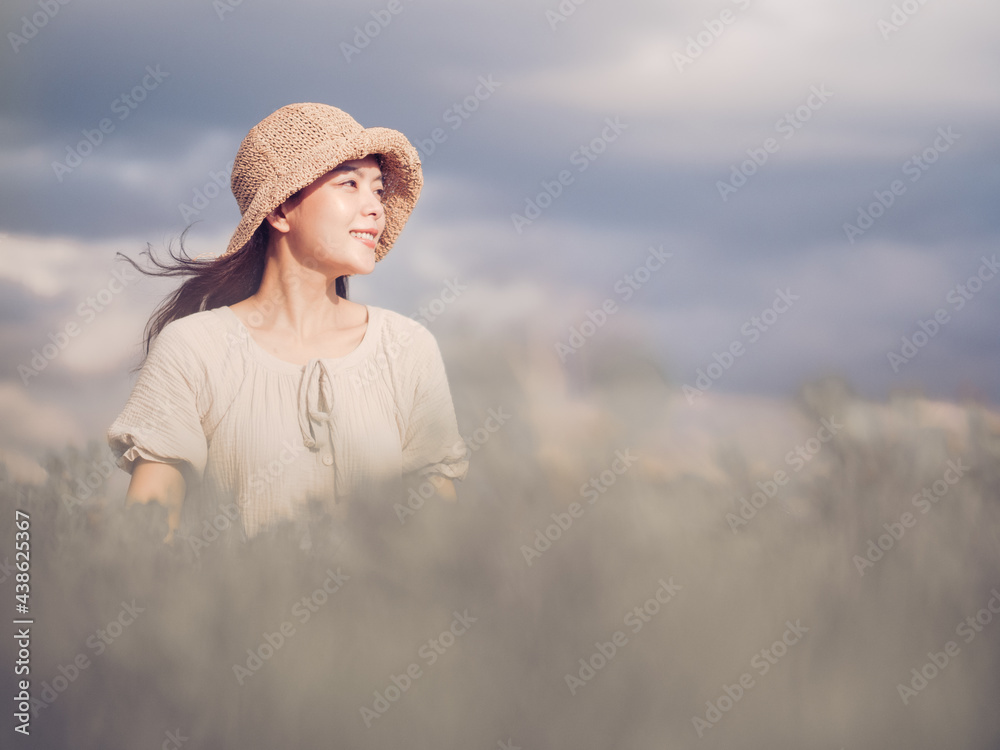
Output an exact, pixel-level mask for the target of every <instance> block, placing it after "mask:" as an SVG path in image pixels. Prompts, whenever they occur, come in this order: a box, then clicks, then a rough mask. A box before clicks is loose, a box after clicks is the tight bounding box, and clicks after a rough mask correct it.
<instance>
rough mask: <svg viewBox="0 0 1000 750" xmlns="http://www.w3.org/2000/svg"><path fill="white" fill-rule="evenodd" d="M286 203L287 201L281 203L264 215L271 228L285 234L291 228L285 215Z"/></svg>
mask: <svg viewBox="0 0 1000 750" xmlns="http://www.w3.org/2000/svg"><path fill="white" fill-rule="evenodd" d="M287 203H288V201H285V203H282V204H281V205H280V206H278V207H277V208H276V209H274V210H273V211H271V213H269V214H268V215H267V216H266V217H265V218H266V219H267V223H268V224H270V225H271V228H272V229H274V230H275V231H278V232H281V233H282V234H285V233H286V232H288V230H289V229H290V228H291V227H290V226H289V224H288V217H287V216H286V215H285V205H286V204H287Z"/></svg>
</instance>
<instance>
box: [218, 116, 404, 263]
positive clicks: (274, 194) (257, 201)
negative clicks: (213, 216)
mask: <svg viewBox="0 0 1000 750" xmlns="http://www.w3.org/2000/svg"><path fill="white" fill-rule="evenodd" d="M370 154H378V155H379V156H381V157H382V183H383V188H384V190H383V205H384V207H385V229H384V230H383V232H382V235H381V237H379V241H378V244H377V245H376V247H375V260H376V261H380V260H382V258H384V257H385V254H386V253H388V252H389V250H390V249H391V248H392V246H393V244H394V243H395V241H396V239H397V238H398V237H399V234H400V232H402V231H403V226H404V225H405V224H406V220H407V219H408V218H409V217H410V214H411V213H412V212H413V208H414V206H415V205H416V203H417V199H418V198H419V197H420V190H421V188H422V187H423V173H422V170H421V166H420V155H419V154H418V153H417V150H416V149H415V148H414V147H413V146H412V144H411V143H410V142H409V141H408V140H407V138H406V136H405V135H403V134H402V133H400V132H399V131H398V130H392V129H390V128H379V127H373V128H365V129H364V130H362V131H360V132H359V133H357V134H355V135H354V136H351V137H349V138H345V139H343V140H339V141H328V142H325V143H321V144H319V145H318V146H317V147H316V148H314V149H312V150H311V151H309V152H307V153H306V154H304V155H302V156H301V157H299V158H298V159H297V160H296V161H295V162H293V163H290V164H284V165H281V167H280V170H279V172H278V174H277V175H276V176H275V178H274V179H272V180H270V181H269V182H268V183H267V184H265V185H262V186H261V188H260V189H259V190H258V191H257V194H256V195H255V196H254V199H253V201H251V203H250V205H249V206H248V207H247V210H246V211H245V212H244V213H243V217H242V219H241V220H240V223H239V225H238V226H237V227H236V231H235V232H233V236H232V237H231V238H230V240H229V245H228V247H227V248H226V251H225V252H224V253H223V254H222V256H220V257H225V256H227V255H230V254H232V253H235V252H236V251H238V250H239V249H240V248H242V247H243V246H244V245H245V244H246V243H247V242H248V241H249V240H250V237H251V236H252V235H253V233H254V232H255V231H256V230H257V228H258V227H259V226H260V224H261V222H262V221H264V219H265V218H266V217H267V215H268V214H269V213H270V212H271V211H273V210H274V209H275V208H277V207H278V206H280V205H281V204H282V203H283V202H284V201H286V200H287V199H288V198H289V197H290V196H291V195H292V194H293V193H295V192H296V191H298V190H301V189H302V188H304V187H306V186H307V185H310V184H311V183H313V182H315V181H316V180H317V179H319V178H320V177H322V176H323V175H324V174H326V173H327V172H329V171H330V170H331V169H333V168H334V167H336V166H338V165H339V164H342V163H343V162H345V161H350V160H352V159H361V158H363V157H365V156H368V155H370Z"/></svg>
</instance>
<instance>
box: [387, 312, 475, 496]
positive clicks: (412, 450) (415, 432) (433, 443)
mask: <svg viewBox="0 0 1000 750" xmlns="http://www.w3.org/2000/svg"><path fill="white" fill-rule="evenodd" d="M422 333H423V335H422V336H420V339H421V340H422V341H421V343H422V344H423V345H422V346H420V347H419V348H420V352H421V356H420V358H419V360H418V361H417V362H416V363H415V367H414V376H415V378H414V394H413V407H412V409H411V411H410V416H409V419H408V420H407V428H406V437H405V439H404V441H403V474H404V475H405V474H409V473H411V472H416V473H417V474H419V475H420V476H421V477H425V476H427V475H429V474H440V475H441V476H445V477H448V478H449V479H458V480H462V479H465V475H466V473H467V472H468V470H469V459H468V447H467V446H466V444H465V441H464V440H463V439H462V436H461V435H460V434H459V432H458V422H457V420H456V419H455V405H454V403H453V402H452V399H451V389H450V388H449V387H448V376H447V374H446V373H445V368H444V360H443V359H442V357H441V350H440V348H439V347H438V344H437V341H436V340H435V338H434V336H433V334H431V333H430V331H427V330H426V329H422Z"/></svg>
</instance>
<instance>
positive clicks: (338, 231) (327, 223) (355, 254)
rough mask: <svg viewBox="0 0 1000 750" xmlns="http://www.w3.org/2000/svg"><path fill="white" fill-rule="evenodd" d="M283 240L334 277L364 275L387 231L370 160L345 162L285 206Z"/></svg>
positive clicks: (374, 165) (376, 171)
mask: <svg viewBox="0 0 1000 750" xmlns="http://www.w3.org/2000/svg"><path fill="white" fill-rule="evenodd" d="M283 205H284V207H285V218H286V219H287V221H288V233H287V234H286V238H287V240H288V242H289V244H290V245H291V246H292V247H293V249H295V250H296V251H297V252H299V253H301V257H311V258H315V259H316V261H318V262H319V264H320V267H321V268H325V269H327V270H328V272H329V273H330V274H331V275H333V276H343V275H349V274H367V273H371V272H372V271H373V270H374V268H375V245H376V243H377V242H378V240H379V238H380V237H381V236H382V231H383V230H384V229H385V208H384V206H383V205H382V172H381V170H380V169H379V166H378V162H377V161H376V160H375V157H374V156H366V157H364V158H363V159H353V160H351V161H345V162H344V163H343V164H340V165H339V166H337V167H335V168H334V169H332V170H331V171H329V172H327V173H326V174H325V175H323V176H322V177H320V178H319V179H317V180H316V181H315V182H313V183H312V184H311V185H308V186H306V187H305V188H303V189H302V190H301V191H300V193H299V195H298V196H297V198H294V199H290V200H289V201H286V203H285V204H283Z"/></svg>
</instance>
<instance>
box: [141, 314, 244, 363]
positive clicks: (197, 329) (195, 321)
mask: <svg viewBox="0 0 1000 750" xmlns="http://www.w3.org/2000/svg"><path fill="white" fill-rule="evenodd" d="M232 339H233V334H232V331H231V330H230V328H229V326H228V325H227V322H226V320H225V318H224V317H223V316H222V315H220V314H219V313H218V312H217V310H202V311H201V312H196V313H191V314H190V315H185V316H184V317H182V318H177V319H175V320H172V321H170V322H169V323H167V324H166V325H165V326H164V327H163V329H162V330H161V331H160V332H159V334H158V335H157V336H156V338H155V339H154V340H153V343H152V347H151V351H150V353H152V352H153V351H154V350H155V351H156V352H157V354H158V355H159V356H160V358H162V357H163V356H164V355H165V356H167V357H169V358H171V359H173V360H179V361H181V362H183V363H186V364H189V365H192V366H194V365H195V364H198V365H200V366H201V367H205V368H208V367H210V365H211V363H212V362H215V361H217V360H219V358H220V356H223V355H224V353H225V352H227V351H228V350H230V349H231V348H232V346H231V341H232ZM227 342H229V343H227Z"/></svg>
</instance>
